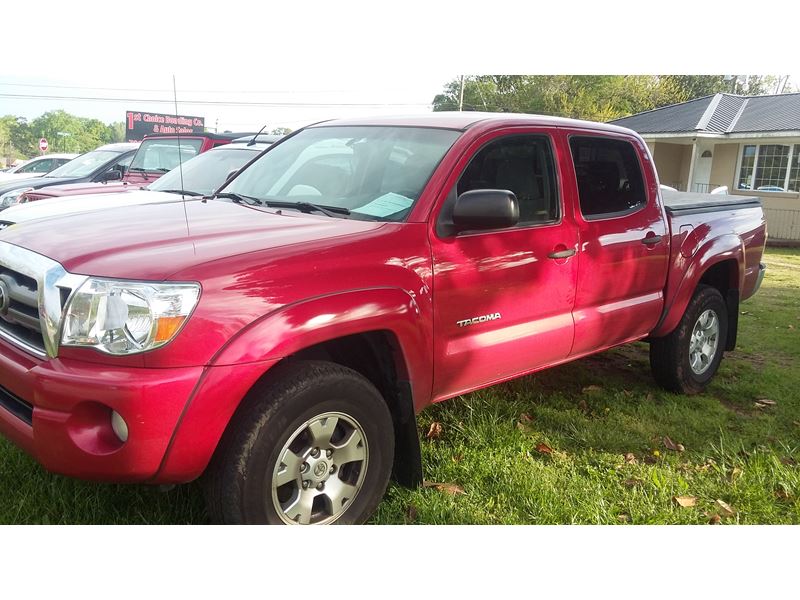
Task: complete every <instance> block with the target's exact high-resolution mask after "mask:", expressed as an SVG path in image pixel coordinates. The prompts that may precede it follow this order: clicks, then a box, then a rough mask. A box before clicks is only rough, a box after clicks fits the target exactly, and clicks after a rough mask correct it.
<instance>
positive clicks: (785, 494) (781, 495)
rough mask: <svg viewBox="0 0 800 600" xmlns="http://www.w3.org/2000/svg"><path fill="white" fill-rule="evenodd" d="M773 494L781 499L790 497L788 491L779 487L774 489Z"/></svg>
mask: <svg viewBox="0 0 800 600" xmlns="http://www.w3.org/2000/svg"><path fill="white" fill-rule="evenodd" d="M775 496H776V497H777V498H780V499H781V500H788V499H789V497H790V496H789V492H787V491H786V490H784V489H783V488H781V489H779V490H775Z"/></svg>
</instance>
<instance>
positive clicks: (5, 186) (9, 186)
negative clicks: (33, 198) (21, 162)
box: [0, 176, 75, 194]
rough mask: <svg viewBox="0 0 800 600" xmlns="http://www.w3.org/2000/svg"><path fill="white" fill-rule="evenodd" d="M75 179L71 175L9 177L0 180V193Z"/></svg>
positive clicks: (57, 183) (68, 181)
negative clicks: (8, 178) (5, 179)
mask: <svg viewBox="0 0 800 600" xmlns="http://www.w3.org/2000/svg"><path fill="white" fill-rule="evenodd" d="M72 181H75V179H74V178H72V177H30V176H28V177H23V178H22V179H10V180H8V181H0V194H6V193H8V192H10V191H11V190H17V189H21V188H27V187H32V188H37V189H38V188H40V187H44V186H48V185H59V184H61V183H70V182H72Z"/></svg>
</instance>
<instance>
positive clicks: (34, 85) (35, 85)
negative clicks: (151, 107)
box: [0, 81, 407, 94]
mask: <svg viewBox="0 0 800 600" xmlns="http://www.w3.org/2000/svg"><path fill="white" fill-rule="evenodd" d="M0 85H5V86H14V87H28V88H48V89H60V90H95V91H105V92H162V93H167V92H170V91H172V90H168V89H156V88H119V87H92V86H82V85H47V84H44V83H16V82H4V81H0ZM181 91H182V92H184V93H185V92H188V93H190V94H191V93H196V94H344V93H348V92H353V91H354V90H230V89H225V90H181ZM383 91H407V88H397V89H394V90H387V89H383Z"/></svg>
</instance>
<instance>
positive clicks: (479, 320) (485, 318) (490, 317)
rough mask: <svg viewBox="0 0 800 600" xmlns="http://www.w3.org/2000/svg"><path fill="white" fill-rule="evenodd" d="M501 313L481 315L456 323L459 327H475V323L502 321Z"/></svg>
mask: <svg viewBox="0 0 800 600" xmlns="http://www.w3.org/2000/svg"><path fill="white" fill-rule="evenodd" d="M501 318H502V317H501V316H500V313H499V312H496V313H492V314H490V315H481V316H480V317H472V318H471V319H464V320H462V321H456V325H458V326H459V327H467V326H468V325H475V323H486V321H496V320H497V319H501Z"/></svg>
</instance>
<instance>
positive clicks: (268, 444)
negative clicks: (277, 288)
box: [206, 361, 394, 525]
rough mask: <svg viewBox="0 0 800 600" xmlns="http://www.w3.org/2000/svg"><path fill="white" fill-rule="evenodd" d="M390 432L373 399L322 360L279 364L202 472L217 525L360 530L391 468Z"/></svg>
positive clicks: (366, 388) (350, 374) (381, 404)
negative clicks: (351, 525) (333, 525)
mask: <svg viewBox="0 0 800 600" xmlns="http://www.w3.org/2000/svg"><path fill="white" fill-rule="evenodd" d="M393 457H394V428H393V424H392V417H391V414H390V412H389V409H388V407H387V405H386V402H385V401H384V399H383V397H382V396H381V394H380V393H379V392H378V390H377V389H376V388H375V386H374V385H372V383H370V382H369V381H368V380H367V379H365V378H364V377H363V376H361V375H360V374H359V373H357V372H355V371H353V370H351V369H347V368H345V367H342V366H340V365H336V364H333V363H328V362H321V361H303V362H297V363H289V364H286V365H283V366H282V367H279V368H278V370H276V372H274V373H271V374H270V377H269V378H268V380H267V381H265V382H264V383H263V384H261V385H259V386H256V388H254V389H253V391H252V392H251V394H250V395H249V397H248V398H247V399H246V400H245V403H244V405H243V406H242V409H241V410H240V411H238V412H237V414H236V415H235V417H234V419H233V420H232V421H231V424H230V425H229V427H228V430H227V431H226V433H225V436H223V440H222V441H221V443H220V447H219V448H218V450H217V452H216V453H215V455H214V458H213V460H212V463H211V465H210V466H209V469H208V472H207V474H206V486H207V498H208V508H209V513H210V516H211V519H212V521H214V522H218V523H272V524H287V525H294V524H303V525H306V524H328V523H363V522H364V521H366V520H367V519H368V518H369V517H370V515H371V514H372V513H373V512H374V511H375V509H376V508H377V506H378V503H379V502H380V501H381V498H382V497H383V494H384V492H385V491H386V486H387V485H388V482H389V476H390V474H391V469H392V461H393Z"/></svg>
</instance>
